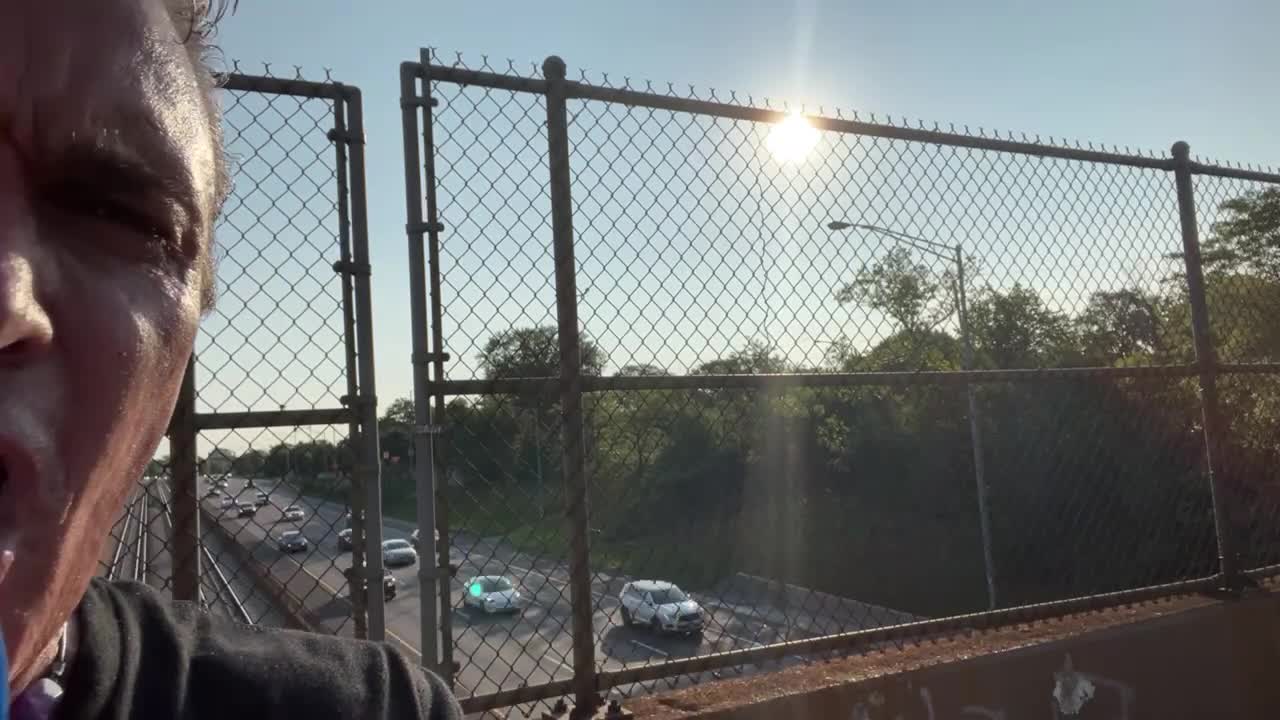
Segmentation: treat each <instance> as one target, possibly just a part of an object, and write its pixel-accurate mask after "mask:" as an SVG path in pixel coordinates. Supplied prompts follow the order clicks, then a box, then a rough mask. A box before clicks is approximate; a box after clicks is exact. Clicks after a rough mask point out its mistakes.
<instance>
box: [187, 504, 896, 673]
mask: <svg viewBox="0 0 1280 720" xmlns="http://www.w3.org/2000/svg"><path fill="white" fill-rule="evenodd" d="M257 485H258V487H252V488H248V487H245V483H244V481H241V480H232V481H230V486H229V487H228V488H227V490H228V491H229V492H231V493H232V494H233V495H238V498H237V499H238V500H240V501H242V502H252V501H253V497H254V495H255V494H256V493H257V492H258V490H260V489H261V490H265V491H267V492H269V494H270V496H271V502H270V503H269V504H268V505H267V506H265V507H262V508H260V509H259V510H258V512H257V514H256V515H254V516H252V517H239V516H238V514H237V513H236V512H235V509H234V508H224V507H222V498H221V497H206V498H205V499H204V500H203V501H202V502H203V507H204V509H205V510H206V512H207V515H206V517H207V518H212V519H213V520H214V521H216V522H217V523H219V525H221V527H222V529H224V530H225V531H226V532H227V533H229V534H230V535H231V536H233V537H234V538H235V539H236V541H237V542H239V543H240V544H241V545H242V546H243V547H244V548H245V549H246V550H248V551H249V552H251V553H252V554H253V557H254V558H256V559H257V560H258V561H259V562H260V563H261V564H262V565H264V566H266V567H267V568H269V571H270V572H271V573H272V575H273V576H274V577H275V579H277V580H278V581H280V582H281V583H283V584H285V585H286V586H287V587H288V589H289V592H290V593H291V594H293V595H294V596H295V597H298V598H300V599H302V598H305V601H306V602H305V604H306V606H307V607H308V609H310V610H313V611H314V613H315V614H317V615H318V616H320V617H321V618H322V620H323V622H324V629H325V630H327V631H330V632H338V633H342V634H349V633H351V632H352V623H351V621H350V617H349V615H350V605H349V603H348V602H347V600H346V597H347V595H348V592H347V587H346V578H345V575H344V571H345V570H346V569H347V568H348V567H350V564H351V556H350V553H349V552H346V551H342V550H340V549H339V547H338V532H339V531H341V530H342V529H344V528H345V527H346V508H345V507H343V506H341V505H337V504H334V503H328V502H325V501H321V500H317V499H314V498H310V497H307V496H302V495H299V494H297V493H296V492H295V491H294V490H292V488H290V487H289V486H287V485H283V484H278V485H274V487H269V488H268V487H266V485H268V483H265V482H263V481H258V483H257ZM288 505H298V506H299V507H301V508H302V509H303V511H304V513H305V517H304V518H303V519H302V520H301V521H286V520H285V519H284V518H283V516H282V513H283V509H284V508H285V507H287V506H288ZM295 529H296V530H299V531H301V532H302V533H303V535H305V536H306V538H307V540H308V542H309V545H310V547H309V548H308V550H307V551H306V552H299V553H294V554H286V553H283V552H281V551H280V550H279V549H278V545H277V539H278V537H279V535H280V534H281V533H283V532H285V531H287V530H295ZM412 530H413V526H412V525H410V524H408V523H404V522H400V521H396V520H392V519H386V520H385V521H384V536H385V537H386V538H388V539H390V538H406V539H407V538H408V537H409V534H410V533H411V532H412ZM450 554H451V562H453V563H454V564H456V565H457V566H458V572H457V575H456V577H455V578H454V579H453V580H452V596H453V603H452V605H453V607H452V609H451V616H450V617H451V621H452V627H453V641H454V650H453V657H454V659H455V661H456V662H457V663H458V664H459V666H460V670H459V672H458V675H457V677H456V687H457V691H458V694H459V695H460V696H462V697H467V696H471V695H484V694H488V693H492V692H496V691H498V690H505V689H511V688H514V687H519V686H521V685H537V684H541V683H545V682H549V681H553V680H562V679H566V678H569V677H571V676H572V636H571V633H570V628H571V623H572V620H571V608H570V604H569V600H568V579H569V578H568V570H567V566H566V565H565V563H564V561H563V559H562V558H559V557H534V556H531V555H529V554H527V553H524V552H520V551H519V550H517V549H515V548H513V547H512V546H511V545H509V544H508V543H506V542H503V541H502V540H501V539H497V538H483V537H474V536H470V535H466V534H457V535H455V536H454V537H452V538H451V548H450ZM392 572H393V574H394V575H395V577H396V579H397V581H398V586H399V591H398V595H397V596H396V598H395V599H393V600H391V601H389V602H388V603H387V604H386V620H387V631H388V636H389V639H390V640H391V641H392V642H395V643H397V644H399V645H401V646H402V647H403V648H404V649H405V650H406V651H408V652H410V653H411V654H415V655H416V654H417V652H418V646H419V637H420V627H421V626H420V594H421V588H420V586H419V582H418V577H417V568H416V567H407V568H398V569H393V570H392ZM497 574H500V575H506V576H507V577H509V578H510V579H511V580H512V581H513V582H514V583H515V585H516V586H517V588H518V589H519V590H520V592H521V594H522V595H523V596H524V599H525V600H524V601H525V607H524V609H523V610H522V612H520V613H519V614H517V615H494V616H486V615H484V614H483V613H480V612H476V611H472V610H470V609H466V608H464V606H463V602H462V599H463V593H464V591H465V588H464V583H465V582H466V581H467V579H468V578H470V577H473V576H476V575H497ZM629 579H630V578H627V577H624V576H621V575H610V574H607V573H596V574H595V577H594V582H593V584H592V600H593V606H594V607H593V626H594V631H595V640H596V659H597V663H598V666H599V668H600V669H619V668H623V667H631V666H635V665H637V664H647V663H660V662H665V661H667V660H670V659H675V658H680V657H689V656H694V655H702V654H707V653H713V652H720V651H725V650H733V649H739V648H749V647H753V646H758V645H762V644H766V643H771V642H776V641H779V640H787V639H795V638H798V637H811V636H814V635H817V634H822V633H826V632H833V631H838V630H853V629H859V628H862V627H874V626H877V625H886V624H892V623H895V622H903V621H906V620H909V619H912V618H911V616H908V615H906V614H905V613H898V612H895V611H890V610H885V609H884V608H876V607H874V606H870V605H863V604H860V603H856V602H854V601H849V600H840V602H839V607H838V608H834V607H832V608H828V609H818V608H817V607H816V606H815V607H814V608H813V609H806V608H805V607H803V606H796V605H795V604H794V603H793V604H791V605H789V606H788V607H785V608H782V607H777V606H776V605H775V604H774V603H773V600H772V599H771V598H770V597H769V595H771V593H766V592H763V591H760V590H758V589H756V587H755V585H754V584H751V583H745V584H744V583H737V584H731V585H723V586H720V587H717V588H711V589H707V590H705V591H702V592H699V589H697V588H686V589H687V590H690V591H691V594H692V595H693V597H694V598H695V599H696V600H697V601H698V602H699V603H700V604H701V605H702V607H703V609H704V617H705V623H706V626H705V630H704V632H703V634H702V636H701V637H695V638H681V637H670V636H661V635H658V634H656V633H653V632H651V631H649V630H648V629H642V628H632V627H625V626H624V625H623V623H622V619H621V615H620V613H619V610H618V607H619V606H618V593H619V592H620V590H621V587H622V585H623V584H624V583H625V582H627V581H628V580H629ZM789 660H790V661H792V662H799V661H800V660H799V659H789ZM743 671H744V669H742V668H736V669H728V670H726V671H724V672H727V673H733V672H743ZM709 675H710V674H708V676H709ZM717 676H718V675H717ZM696 679H699V678H690V677H685V678H673V679H670V680H663V681H657V682H656V683H654V684H653V685H656V686H658V687H671V686H675V685H677V684H685V683H688V682H691V681H694V680H696ZM653 685H650V686H649V687H653Z"/></svg>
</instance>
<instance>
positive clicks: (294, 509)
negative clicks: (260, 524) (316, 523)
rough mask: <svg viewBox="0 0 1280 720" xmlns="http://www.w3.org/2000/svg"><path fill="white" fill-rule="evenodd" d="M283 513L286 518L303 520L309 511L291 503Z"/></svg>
mask: <svg viewBox="0 0 1280 720" xmlns="http://www.w3.org/2000/svg"><path fill="white" fill-rule="evenodd" d="M282 515H284V519H285V520H301V519H303V518H305V517H306V516H307V513H306V512H305V511H303V509H302V508H300V507H298V506H297V505H290V506H289V507H287V508H285V509H284V512H283V513H282Z"/></svg>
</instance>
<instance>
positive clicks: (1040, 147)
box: [410, 62, 1174, 170]
mask: <svg viewBox="0 0 1280 720" xmlns="http://www.w3.org/2000/svg"><path fill="white" fill-rule="evenodd" d="M410 64H411V65H415V66H416V70H417V73H416V74H417V75H418V77H419V78H422V79H425V80H432V81H438V82H447V83H453V84H457V85H464V86H465V85H473V86H476V87H485V88H493V89H497V90H507V91H510V92H527V93H546V91H547V82H546V80H544V79H542V78H531V77H525V76H522V75H518V74H515V73H514V72H494V71H492V70H472V69H470V68H465V67H460V66H456V65H454V66H450V65H436V64H423V63H420V62H419V63H410ZM565 94H566V96H567V97H568V98H569V99H575V100H598V101H602V102H609V103H617V104H622V105H628V106H632V107H643V108H652V109H655V110H668V111H672V112H683V113H692V114H698V115H709V116H714V117H721V118H727V119H731V120H746V121H750V122H760V123H776V122H779V121H781V120H782V119H784V118H786V117H787V116H788V115H790V114H792V113H791V112H789V111H787V110H780V109H774V108H762V107H755V106H752V105H742V104H738V103H727V102H720V101H716V100H702V99H698V98H687V97H680V96H677V95H673V94H661V93H656V92H649V91H640V90H633V89H630V88H611V87H605V86H601V85H593V84H591V83H588V82H583V81H578V80H570V81H566V82H565ZM873 117H874V116H873ZM805 118H806V119H807V120H808V121H809V123H810V124H811V125H812V126H813V127H815V128H817V129H819V130H825V131H830V132H838V133H848V134H854V135H865V136H868V137H880V138H886V139H892V140H906V141H910V142H921V143H930V144H934V145H948V146H954V147H967V148H973V149H978V150H992V151H997V152H1006V153H1013V154H1018V155H1030V156H1035V157H1043V158H1057V159H1063V160H1076V161H1081V162H1097V163H1106V164H1110V165H1124V166H1129V167H1137V168H1147V169H1153V170H1172V169H1173V167H1174V161H1173V159H1172V158H1164V157H1147V156H1144V155H1138V154H1128V153H1121V152H1116V151H1110V152H1109V151H1106V150H1095V149H1092V148H1083V147H1071V146H1069V145H1056V144H1050V143H1044V142H1041V141H1040V140H1039V138H1038V137H1036V138H1035V139H1034V140H1033V139H1022V140H1015V139H1012V138H1008V139H1006V138H999V137H989V136H985V135H972V134H966V133H961V132H955V131H954V130H951V131H944V130H941V129H939V128H938V126H937V125H936V124H935V126H934V128H932V129H928V128H925V127H917V128H912V127H905V126H901V125H892V124H886V123H878V122H866V121H862V120H849V119H845V118H839V117H827V116H822V115H808V114H806V115H805Z"/></svg>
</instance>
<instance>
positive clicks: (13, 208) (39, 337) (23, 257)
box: [0, 143, 53, 365]
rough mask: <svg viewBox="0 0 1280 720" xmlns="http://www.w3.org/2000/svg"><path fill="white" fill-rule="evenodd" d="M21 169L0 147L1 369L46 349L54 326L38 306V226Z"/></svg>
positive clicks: (39, 304) (40, 254) (9, 153)
mask: <svg viewBox="0 0 1280 720" xmlns="http://www.w3.org/2000/svg"><path fill="white" fill-rule="evenodd" d="M29 195H30V193H29V192H28V191H27V188H26V185H25V182H24V179H23V177H22V172H21V168H20V166H19V164H18V163H16V162H15V158H14V157H13V154H12V153H11V151H9V150H8V149H7V148H5V147H4V145H3V143H0V365H12V364H15V363H21V362H26V361H28V360H30V359H32V358H33V357H35V356H37V355H39V354H40V353H43V352H44V351H45V350H47V349H48V347H49V345H50V344H51V343H52V341H53V323H52V321H51V319H50V317H49V313H48V311H47V310H46V308H45V307H44V305H43V303H42V297H41V292H40V290H41V287H40V278H39V275H40V272H39V270H40V265H41V262H42V261H41V260H40V258H41V256H42V253H43V248H42V247H41V244H40V241H41V239H40V237H39V232H40V230H39V224H38V223H37V222H36V217H35V213H34V212H33V210H32V203H31V202H30V198H29Z"/></svg>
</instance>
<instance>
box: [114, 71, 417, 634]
mask: <svg viewBox="0 0 1280 720" xmlns="http://www.w3.org/2000/svg"><path fill="white" fill-rule="evenodd" d="M222 107H223V117H222V124H223V133H224V136H225V142H226V151H227V155H228V159H229V162H230V173H231V177H232V181H233V189H232V192H231V195H230V197H229V198H228V200H227V204H226V206H225V208H224V211H223V213H222V215H221V216H220V218H219V221H218V224H217V227H216V228H215V253H216V260H217V268H218V270H217V280H218V302H217V305H216V307H215V308H214V310H213V311H212V312H211V313H210V314H209V315H208V316H207V317H206V318H205V319H204V321H203V323H202V326H201V334H200V336H199V338H198V340H197V343H196V350H195V357H194V358H193V362H192V365H191V367H189V369H188V373H187V378H186V382H185V385H184V388H183V392H182V396H181V398H180V400H179V403H178V408H177V410H176V411H175V416H174V420H173V423H172V425H171V427H170V433H169V442H168V443H167V447H162V448H161V449H160V451H158V452H157V460H156V461H154V462H153V463H152V466H151V468H149V470H148V473H147V476H146V477H144V478H143V479H142V482H141V484H140V485H139V488H138V491H137V492H136V493H135V494H134V496H133V497H132V499H131V500H130V501H129V502H128V504H127V507H126V509H125V513H124V515H123V516H122V518H121V520H120V522H119V523H117V526H116V528H115V529H114V530H113V533H112V534H113V541H112V542H111V543H109V548H108V550H107V554H106V557H104V558H103V562H102V574H103V575H105V576H106V577H108V578H112V579H132V580H139V581H145V582H148V583H150V584H152V585H154V586H156V587H158V588H160V589H161V590H164V591H167V592H169V593H171V594H172V595H173V596H174V597H175V598H176V599H185V600H195V601H198V602H200V603H201V604H202V605H203V606H205V607H208V608H210V609H211V610H212V611H214V612H217V613H221V614H226V615H229V616H230V617H232V618H234V619H236V620H237V621H240V622H247V623H253V624H264V625H274V626H291V627H299V628H304V629H309V630H314V631H317V632H326V633H340V634H348V635H356V636H359V637H373V638H378V639H381V638H382V637H383V633H384V623H383V619H382V618H383V605H384V602H385V601H386V600H389V599H392V598H393V597H394V594H395V593H396V591H397V590H398V587H397V586H395V585H394V580H390V581H387V582H386V583H385V584H384V582H383V581H382V580H381V578H382V574H383V570H382V562H381V561H382V553H381V551H380V550H379V551H375V552H374V553H372V554H371V555H370V554H368V553H367V547H368V546H369V545H370V544H374V547H378V546H380V544H381V533H380V525H379V524H378V523H372V524H371V526H370V525H369V524H367V523H366V522H365V517H366V516H365V511H366V508H368V509H369V513H370V515H371V516H372V517H378V516H380V514H381V512H380V511H381V508H380V487H379V481H378V479H379V475H378V469H379V463H378V462H377V456H378V445H377V433H376V429H374V428H376V409H375V406H374V403H375V400H374V396H373V393H374V386H373V380H372V344H371V328H370V327H369V307H368V305H369V286H368V282H369V269H368V268H369V266H368V240H367V232H366V218H365V215H364V214H365V207H364V202H365V200H364V177H363V172H364V170H363V130H362V119H361V110H360V95H359V92H358V91H357V90H355V89H354V88H349V87H345V86H343V85H341V84H339V83H336V82H333V81H331V80H326V81H325V82H320V83H315V82H309V81H306V80H303V79H302V78H301V76H300V75H294V76H292V77H279V76H276V75H274V74H272V73H271V70H270V68H269V67H268V68H266V72H265V73H264V74H262V75H256V76H251V75H244V74H241V73H239V72H238V71H237V72H235V73H232V74H230V75H228V76H226V77H225V78H224V82H223V86H222ZM365 429H370V431H369V432H365ZM353 510H354V512H352V511H353ZM367 527H371V528H372V529H371V530H370V531H369V532H366V528H367ZM370 576H372V577H376V578H379V580H378V581H377V582H375V583H374V584H373V587H374V588H384V585H385V588H384V592H374V593H371V594H367V593H365V592H364V591H363V590H361V591H360V592H353V588H363V587H365V586H366V584H367V582H366V581H365V580H363V579H362V578H367V577H370Z"/></svg>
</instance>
